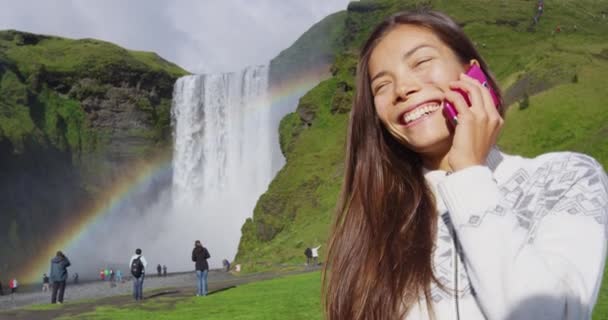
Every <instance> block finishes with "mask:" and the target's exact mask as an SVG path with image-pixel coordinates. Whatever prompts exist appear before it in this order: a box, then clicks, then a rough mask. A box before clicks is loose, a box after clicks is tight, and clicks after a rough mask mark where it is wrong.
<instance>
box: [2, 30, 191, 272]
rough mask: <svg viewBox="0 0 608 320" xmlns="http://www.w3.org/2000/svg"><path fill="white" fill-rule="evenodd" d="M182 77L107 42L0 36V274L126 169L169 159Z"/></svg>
mask: <svg viewBox="0 0 608 320" xmlns="http://www.w3.org/2000/svg"><path fill="white" fill-rule="evenodd" d="M186 73H187V72H185V71H184V70H182V69H180V68H179V67H177V66H175V65H173V64H171V63H169V62H167V61H165V60H163V59H162V58H160V57H159V56H158V55H156V54H153V53H146V52H135V51H129V50H126V49H123V48H120V47H118V46H116V45H113V44H111V43H107V42H103V41H98V40H92V39H84V40H69V39H63V38H58V37H50V36H41V35H35V34H30V33H24V32H18V31H13V30H9V31H0V199H1V201H0V220H1V221H2V223H0V257H1V259H0V261H1V262H0V275H6V276H8V273H11V272H14V271H15V270H17V269H18V268H19V267H20V266H21V265H22V264H23V263H24V261H26V260H27V258H28V256H31V255H35V254H36V252H37V251H36V250H37V249H39V248H41V247H42V245H43V244H44V241H45V239H49V237H51V236H52V235H53V234H57V233H61V232H62V226H64V225H65V224H66V222H69V221H70V220H73V219H78V214H79V213H80V211H81V210H82V207H83V205H84V204H86V203H89V202H90V201H91V200H92V199H94V198H95V196H96V194H97V193H98V192H101V191H103V190H104V189H105V188H107V187H108V186H109V185H110V184H111V183H112V182H113V181H116V179H117V178H119V177H120V176H121V174H122V173H124V171H125V170H130V169H131V168H130V164H131V163H133V162H135V161H137V160H140V159H143V158H146V157H151V156H155V155H157V154H160V153H164V152H170V146H171V140H170V138H171V126H170V108H171V95H172V90H173V84H174V82H175V80H176V79H177V78H178V77H179V76H181V75H184V74H186ZM58 249H60V248H58ZM4 278H5V276H2V278H0V280H6V279H4Z"/></svg>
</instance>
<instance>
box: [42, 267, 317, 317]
mask: <svg viewBox="0 0 608 320" xmlns="http://www.w3.org/2000/svg"><path fill="white" fill-rule="evenodd" d="M320 290H321V273H320V272H313V273H307V274H302V275H295V276H288V277H284V278H278V279H273V280H267V281H260V282H255V283H251V284H246V285H242V286H239V287H237V288H235V289H231V290H227V291H222V292H218V293H215V294H211V295H209V296H206V297H191V298H169V297H167V298H155V299H149V300H145V302H143V303H140V304H139V303H130V304H127V305H124V306H121V307H111V306H100V307H97V308H96V310H95V311H94V312H88V313H82V314H69V315H65V316H63V317H61V318H59V319H63V320H68V319H125V320H136V319H137V320H139V319H158V320H172V319H174V320H188V319H242V320H245V319H246V320H254V319H260V320H261V319H264V320H267V319H294V320H297V319H307V320H308V319H322V313H321V301H320V295H319V292H320ZM31 308H33V310H45V309H46V308H52V309H57V308H61V307H57V306H52V307H48V306H44V305H41V306H34V307H31Z"/></svg>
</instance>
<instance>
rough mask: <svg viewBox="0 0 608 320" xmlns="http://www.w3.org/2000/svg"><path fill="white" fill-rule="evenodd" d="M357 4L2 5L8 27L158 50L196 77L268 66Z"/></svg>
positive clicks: (14, 1)
mask: <svg viewBox="0 0 608 320" xmlns="http://www.w3.org/2000/svg"><path fill="white" fill-rule="evenodd" d="M348 2H350V1H349V0H198V1H197V0H175V1H174V0H131V1H123V0H104V1H93V0H89V1H78V0H54V1H35V0H0V8H1V10H0V30H5V29H16V30H20V31H28V32H33V33H40V34H48V35H57V36H62V37H67V38H74V39H80V38H95V39H100V40H105V41H110V42H113V43H116V44H118V45H120V46H122V47H125V48H127V49H133V50H143V51H154V52H156V53H158V54H159V55H160V56H161V57H163V58H165V59H167V60H169V61H171V62H174V63H176V64H178V65H179V66H181V67H182V68H184V69H186V70H188V71H190V72H193V73H218V72H231V71H238V70H241V69H243V68H244V67H246V66H251V65H259V64H266V63H268V62H269V61H270V60H271V59H272V58H274V57H275V56H277V55H278V54H279V53H280V52H281V51H282V50H283V49H286V48H288V47H289V46H290V45H291V44H292V43H293V42H294V41H295V40H297V38H298V37H299V36H300V35H302V34H303V33H304V32H305V31H306V30H308V29H309V28H310V27H311V26H312V25H313V24H314V23H316V22H318V21H320V20H322V19H323V18H324V17H326V16H327V15H329V14H331V13H334V12H337V11H341V10H345V9H346V6H347V5H348Z"/></svg>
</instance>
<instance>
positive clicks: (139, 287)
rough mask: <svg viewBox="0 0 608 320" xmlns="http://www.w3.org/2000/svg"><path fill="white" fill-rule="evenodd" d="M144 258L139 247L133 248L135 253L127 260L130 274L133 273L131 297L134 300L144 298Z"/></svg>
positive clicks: (145, 264)
mask: <svg viewBox="0 0 608 320" xmlns="http://www.w3.org/2000/svg"><path fill="white" fill-rule="evenodd" d="M147 265H148V262H146V258H144V256H143V255H142V254H141V249H139V248H137V249H136V250H135V255H133V256H132V257H131V260H130V261H129V268H130V269H131V275H133V298H135V300H136V301H139V300H143V299H144V276H145V274H146V266H147Z"/></svg>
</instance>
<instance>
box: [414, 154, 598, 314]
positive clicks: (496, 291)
mask: <svg viewBox="0 0 608 320" xmlns="http://www.w3.org/2000/svg"><path fill="white" fill-rule="evenodd" d="M425 177H426V180H427V182H428V183H429V185H430V186H431V188H432V190H433V192H434V194H435V197H436V199H437V207H438V211H439V212H438V213H439V215H440V216H441V219H439V226H438V232H437V239H436V249H435V251H434V257H433V259H434V268H435V269H434V271H435V274H436V276H437V277H438V278H439V280H440V281H441V282H442V283H443V284H444V285H445V286H446V287H447V288H449V289H455V290H456V291H454V290H451V291H450V290H448V291H447V292H446V291H444V290H441V289H440V288H438V287H434V288H433V289H432V297H433V307H434V313H435V317H436V319H440V320H443V319H466V320H475V319H534V320H540V319H551V320H559V319H577V320H578V319H589V318H590V317H591V313H592V310H593V306H594V304H595V302H596V299H597V295H598V291H599V287H600V284H601V280H602V274H603V271H604V261H605V257H606V245H607V236H608V232H607V231H608V229H607V226H608V223H607V222H608V221H607V219H608V178H607V177H606V173H605V172H604V170H603V169H602V167H601V165H599V164H598V163H597V162H596V161H595V160H593V159H592V158H590V157H588V156H585V155H582V154H577V153H566V152H562V153H548V154H544V155H541V156H539V157H537V158H534V159H527V158H522V157H519V156H510V155H506V154H504V153H501V152H500V151H499V150H498V149H496V148H495V149H492V150H491V152H490V155H489V156H488V160H487V163H486V166H474V167H470V168H467V169H464V170H461V171H458V172H455V173H453V174H450V175H447V174H446V172H445V171H439V170H437V171H426V172H425ZM455 249H456V250H455ZM456 256H458V259H456ZM428 318H429V316H428V313H427V310H426V308H425V307H424V303H421V304H420V305H418V306H416V307H415V308H414V309H413V310H412V311H411V312H410V313H409V314H408V316H407V319H428Z"/></svg>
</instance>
